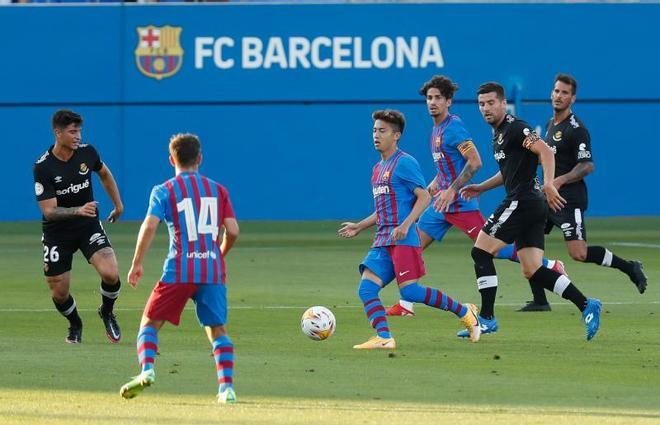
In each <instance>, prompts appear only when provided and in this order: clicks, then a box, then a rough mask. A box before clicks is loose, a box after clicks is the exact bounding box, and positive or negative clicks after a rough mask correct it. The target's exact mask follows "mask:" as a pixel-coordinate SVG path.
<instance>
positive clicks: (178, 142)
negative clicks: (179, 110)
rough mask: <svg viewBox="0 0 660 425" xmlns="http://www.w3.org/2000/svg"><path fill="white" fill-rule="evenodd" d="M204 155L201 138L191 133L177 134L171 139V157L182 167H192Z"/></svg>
mask: <svg viewBox="0 0 660 425" xmlns="http://www.w3.org/2000/svg"><path fill="white" fill-rule="evenodd" d="M201 153H202V144H201V143H200V141H199V137H197V136H196V135H194V134H190V133H185V134H182V133H179V134H175V135H173V136H172V137H171V138H170V155H172V156H173V157H174V159H175V161H176V163H177V164H178V165H180V166H181V167H191V166H193V165H195V164H196V163H197V161H198V160H199V156H200V154H201Z"/></svg>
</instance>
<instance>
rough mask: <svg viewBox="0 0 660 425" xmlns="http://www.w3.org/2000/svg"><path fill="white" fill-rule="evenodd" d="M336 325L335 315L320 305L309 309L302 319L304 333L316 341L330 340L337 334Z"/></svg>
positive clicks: (301, 324) (301, 326)
mask: <svg viewBox="0 0 660 425" xmlns="http://www.w3.org/2000/svg"><path fill="white" fill-rule="evenodd" d="M336 325H337V321H336V320H335V315H334V314H332V312H331V311H330V310H328V309H327V308H325V307H323V306H320V305H317V306H314V307H310V308H308V309H307V310H306V311H305V312H304V313H303V315H302V318H301V319H300V328H301V329H302V331H303V333H304V334H305V335H307V336H308V337H310V338H311V339H313V340H314V341H323V340H324V339H328V338H330V336H331V335H332V334H333V333H334V332H335V327H336Z"/></svg>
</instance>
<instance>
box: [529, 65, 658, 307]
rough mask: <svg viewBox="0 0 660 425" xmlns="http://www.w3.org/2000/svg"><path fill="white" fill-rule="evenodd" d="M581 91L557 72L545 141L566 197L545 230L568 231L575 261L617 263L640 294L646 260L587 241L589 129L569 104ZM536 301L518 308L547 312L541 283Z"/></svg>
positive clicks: (590, 167)
mask: <svg viewBox="0 0 660 425" xmlns="http://www.w3.org/2000/svg"><path fill="white" fill-rule="evenodd" d="M576 95H577V81H576V80H575V78H573V77H572V76H570V75H568V74H558V75H557V76H556V77H555V85H554V87H553V89H552V93H551V94H550V99H551V100H552V108H553V116H552V118H551V119H550V120H548V123H547V125H546V133H545V140H546V141H547V143H548V145H549V146H550V149H552V151H553V152H554V153H555V180H554V186H555V187H556V188H557V190H558V191H559V194H560V195H561V196H562V197H563V198H564V199H566V205H565V206H564V207H563V208H562V209H561V210H559V211H556V212H555V211H552V212H550V215H549V216H548V222H547V224H546V228H545V231H546V234H548V233H550V232H551V231H552V229H553V227H557V228H559V229H560V230H561V231H562V233H563V234H564V241H565V242H566V248H567V250H568V254H569V255H570V256H571V258H573V259H574V260H575V261H580V262H583V263H593V264H598V265H600V266H604V267H613V268H615V269H618V270H620V271H622V272H623V273H625V274H626V275H627V276H628V277H629V278H630V280H631V281H632V282H633V283H634V284H635V286H636V287H637V290H638V291H639V293H640V294H643V293H644V291H645V290H646V275H645V274H644V270H643V267H642V263H641V262H639V261H635V260H625V259H623V258H620V257H618V256H617V255H615V254H613V253H612V252H611V251H610V250H609V249H607V248H605V247H602V246H588V245H587V229H586V227H585V223H584V213H585V211H586V210H587V207H588V195H587V185H586V184H585V182H584V178H585V177H586V176H588V175H589V174H591V173H592V172H593V170H594V162H593V156H592V150H591V136H590V135H589V130H587V127H586V126H585V125H584V123H583V122H582V120H580V119H579V118H578V117H577V115H575V114H574V113H573V111H572V110H571V107H572V106H573V104H574V103H575V98H576ZM530 285H531V288H532V293H533V295H534V299H533V300H532V301H529V302H528V303H527V304H526V305H525V306H523V307H522V308H520V309H519V310H518V311H547V310H550V304H549V303H548V299H547V298H546V295H545V292H544V290H543V288H542V287H541V286H537V285H534V284H531V283H530Z"/></svg>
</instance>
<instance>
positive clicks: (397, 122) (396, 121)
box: [371, 109, 406, 133]
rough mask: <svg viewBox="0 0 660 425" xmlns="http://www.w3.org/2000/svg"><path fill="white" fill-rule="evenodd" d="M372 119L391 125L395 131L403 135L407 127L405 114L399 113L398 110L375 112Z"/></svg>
mask: <svg viewBox="0 0 660 425" xmlns="http://www.w3.org/2000/svg"><path fill="white" fill-rule="evenodd" d="M371 118H373V119H374V121H376V120H381V121H385V122H386V123H389V124H391V125H392V127H393V128H394V131H398V132H399V133H403V129H404V128H405V126H406V118H405V117H404V116H403V113H401V112H399V111H397V110H396V109H380V110H378V111H375V112H374V113H373V114H372V115H371Z"/></svg>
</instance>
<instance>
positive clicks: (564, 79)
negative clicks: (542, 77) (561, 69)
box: [555, 73, 577, 94]
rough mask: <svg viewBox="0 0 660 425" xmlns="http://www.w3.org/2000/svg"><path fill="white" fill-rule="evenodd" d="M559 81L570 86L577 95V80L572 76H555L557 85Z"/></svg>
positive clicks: (560, 74)
mask: <svg viewBox="0 0 660 425" xmlns="http://www.w3.org/2000/svg"><path fill="white" fill-rule="evenodd" d="M557 81H561V82H562V83H564V84H568V85H569V86H571V88H572V89H573V94H577V80H576V79H575V78H573V76H572V75H569V74H562V73H559V74H557V75H556V76H555V83H556V82H557Z"/></svg>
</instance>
